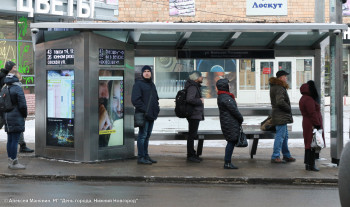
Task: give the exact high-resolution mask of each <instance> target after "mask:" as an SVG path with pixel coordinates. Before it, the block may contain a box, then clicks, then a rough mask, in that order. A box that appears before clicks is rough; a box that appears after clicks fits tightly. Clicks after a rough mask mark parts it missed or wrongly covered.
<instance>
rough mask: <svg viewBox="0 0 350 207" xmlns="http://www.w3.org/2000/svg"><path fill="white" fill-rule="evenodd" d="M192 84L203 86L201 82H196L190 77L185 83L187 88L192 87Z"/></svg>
mask: <svg viewBox="0 0 350 207" xmlns="http://www.w3.org/2000/svg"><path fill="white" fill-rule="evenodd" d="M190 86H197V87H201V84H199V83H197V82H195V81H193V80H190V79H188V80H187V81H186V83H185V88H188V87H190Z"/></svg>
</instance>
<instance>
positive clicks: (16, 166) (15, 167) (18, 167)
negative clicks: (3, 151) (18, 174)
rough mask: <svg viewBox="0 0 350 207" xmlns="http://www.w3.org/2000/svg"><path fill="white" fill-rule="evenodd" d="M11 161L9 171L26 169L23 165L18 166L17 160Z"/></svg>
mask: <svg viewBox="0 0 350 207" xmlns="http://www.w3.org/2000/svg"><path fill="white" fill-rule="evenodd" d="M11 161H12V165H11V166H9V168H10V169H11V170H24V169H26V167H25V166H24V165H22V164H19V162H18V159H17V158H16V159H13V160H12V159H11Z"/></svg>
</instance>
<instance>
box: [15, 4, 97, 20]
mask: <svg viewBox="0 0 350 207" xmlns="http://www.w3.org/2000/svg"><path fill="white" fill-rule="evenodd" d="M63 4H65V5H67V6H66V7H64V6H63ZM74 5H76V17H79V18H91V19H93V18H94V13H95V0H89V1H88V2H86V1H84V2H83V0H65V1H64V0H50V1H48V0H34V3H33V1H32V0H26V1H25V0H17V11H21V12H28V17H33V16H34V13H35V14H51V15H58V16H71V17H73V16H74V12H73V8H74ZM62 8H66V11H63V10H62Z"/></svg>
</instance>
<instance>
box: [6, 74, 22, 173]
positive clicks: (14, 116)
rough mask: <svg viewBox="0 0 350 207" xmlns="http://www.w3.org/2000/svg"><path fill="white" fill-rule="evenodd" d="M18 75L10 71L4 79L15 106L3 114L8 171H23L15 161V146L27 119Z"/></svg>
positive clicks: (16, 160)
mask: <svg viewBox="0 0 350 207" xmlns="http://www.w3.org/2000/svg"><path fill="white" fill-rule="evenodd" d="M20 76H21V75H20V74H19V72H18V71H17V70H12V71H10V73H9V74H8V75H7V76H6V78H5V81H4V82H5V84H6V85H7V86H8V87H9V93H10V96H11V102H12V105H14V106H15V108H14V109H12V110H11V111H9V112H5V113H4V120H5V131H6V132H7V154H8V161H9V162H8V167H9V168H10V169H14V170H17V169H25V166H23V165H21V164H19V162H18V159H17V145H18V140H19V138H20V135H21V133H23V132H24V130H25V118H27V113H28V111H27V103H26V99H25V96H24V93H23V89H22V87H21V83H20V82H19V79H18V77H19V78H20Z"/></svg>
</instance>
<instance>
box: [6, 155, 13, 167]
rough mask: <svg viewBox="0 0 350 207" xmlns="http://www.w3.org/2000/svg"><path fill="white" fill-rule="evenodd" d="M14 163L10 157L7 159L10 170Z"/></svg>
mask: <svg viewBox="0 0 350 207" xmlns="http://www.w3.org/2000/svg"><path fill="white" fill-rule="evenodd" d="M12 163H13V160H12V159H11V158H10V157H9V158H7V165H8V168H10V167H11V166H12Z"/></svg>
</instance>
